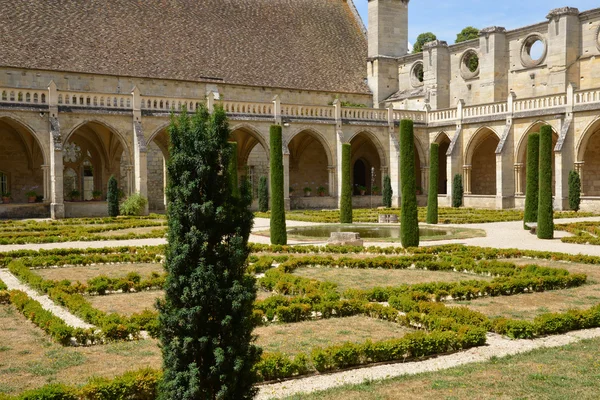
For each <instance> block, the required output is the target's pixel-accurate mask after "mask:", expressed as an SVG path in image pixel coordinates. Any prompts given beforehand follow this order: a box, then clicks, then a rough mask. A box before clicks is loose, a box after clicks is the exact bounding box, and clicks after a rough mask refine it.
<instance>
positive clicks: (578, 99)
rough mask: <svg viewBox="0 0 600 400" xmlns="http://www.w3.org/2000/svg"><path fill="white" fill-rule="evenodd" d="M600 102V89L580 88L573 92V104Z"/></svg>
mask: <svg viewBox="0 0 600 400" xmlns="http://www.w3.org/2000/svg"><path fill="white" fill-rule="evenodd" d="M599 102H600V90H599V89H594V90H582V91H580V92H576V93H575V104H576V105H578V104H590V103H599Z"/></svg>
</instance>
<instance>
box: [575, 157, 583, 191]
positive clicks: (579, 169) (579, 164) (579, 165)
mask: <svg viewBox="0 0 600 400" xmlns="http://www.w3.org/2000/svg"><path fill="white" fill-rule="evenodd" d="M584 164H585V161H577V162H575V171H577V173H578V174H579V180H580V181H581V197H583V196H585V195H584V189H585V188H584V187H583V166H584Z"/></svg>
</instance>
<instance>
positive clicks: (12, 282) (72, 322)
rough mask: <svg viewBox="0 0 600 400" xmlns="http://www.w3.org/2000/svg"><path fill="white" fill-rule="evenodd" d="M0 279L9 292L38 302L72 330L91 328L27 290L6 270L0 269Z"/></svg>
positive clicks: (48, 299)
mask: <svg viewBox="0 0 600 400" xmlns="http://www.w3.org/2000/svg"><path fill="white" fill-rule="evenodd" d="M0 279H1V280H2V281H3V282H4V283H5V284H6V286H8V289H9V290H21V291H23V292H25V293H27V295H28V296H29V297H31V298H32V299H33V300H35V301H37V302H39V303H40V304H41V305H42V308H43V309H44V310H48V311H50V312H51V313H52V314H54V315H56V316H57V317H58V318H60V319H62V320H63V321H65V323H66V324H67V325H69V326H71V327H73V328H84V329H87V328H93V327H94V325H90V324H88V323H87V322H84V321H82V320H81V319H79V318H78V317H76V316H74V315H73V314H71V313H70V312H68V311H67V310H65V309H64V308H62V307H59V306H57V305H56V304H55V303H54V302H53V301H52V300H51V299H50V298H49V297H48V296H46V295H40V294H38V293H37V292H36V291H34V290H32V289H31V288H29V286H26V285H24V284H22V283H21V281H19V279H17V277H15V276H14V275H13V274H11V273H10V272H8V271H7V270H6V269H0Z"/></svg>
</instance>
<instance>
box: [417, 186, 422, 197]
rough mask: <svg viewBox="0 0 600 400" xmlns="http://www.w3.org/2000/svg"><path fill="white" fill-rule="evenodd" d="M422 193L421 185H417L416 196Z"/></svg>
mask: <svg viewBox="0 0 600 400" xmlns="http://www.w3.org/2000/svg"><path fill="white" fill-rule="evenodd" d="M421 194H423V189H421V186H417V196H419V195H421Z"/></svg>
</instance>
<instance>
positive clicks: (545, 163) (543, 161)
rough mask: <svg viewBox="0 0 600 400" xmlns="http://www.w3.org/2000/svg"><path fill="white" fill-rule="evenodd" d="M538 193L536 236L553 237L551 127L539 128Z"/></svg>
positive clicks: (541, 237) (542, 237)
mask: <svg viewBox="0 0 600 400" xmlns="http://www.w3.org/2000/svg"><path fill="white" fill-rule="evenodd" d="M539 170H540V172H539V194H538V224H537V236H538V238H540V239H552V238H553V237H554V210H553V208H552V127H550V125H544V126H542V129H541V130H540V167H539Z"/></svg>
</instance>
